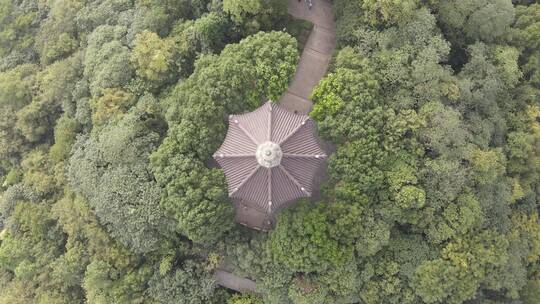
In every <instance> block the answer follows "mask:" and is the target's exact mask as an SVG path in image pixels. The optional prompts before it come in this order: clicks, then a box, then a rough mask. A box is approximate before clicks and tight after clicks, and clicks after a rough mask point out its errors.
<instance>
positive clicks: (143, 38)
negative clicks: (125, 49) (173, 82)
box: [131, 31, 175, 82]
mask: <svg viewBox="0 0 540 304" xmlns="http://www.w3.org/2000/svg"><path fill="white" fill-rule="evenodd" d="M174 56H175V49H174V42H173V41H172V40H165V39H161V38H159V36H158V35H157V34H156V33H153V32H149V31H143V32H142V33H140V34H138V35H137V38H136V39H135V48H134V49H133V54H132V55H131V58H132V61H133V62H134V64H135V67H136V73H137V75H139V76H140V77H142V78H144V79H146V80H148V81H150V82H162V81H163V80H166V79H167V77H168V76H169V75H171V72H173V69H174ZM172 75H174V74H172Z"/></svg>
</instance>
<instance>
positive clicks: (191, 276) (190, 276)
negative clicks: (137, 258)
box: [147, 260, 216, 303]
mask: <svg viewBox="0 0 540 304" xmlns="http://www.w3.org/2000/svg"><path fill="white" fill-rule="evenodd" d="M148 284H149V288H148V290H147V293H148V295H149V296H150V297H152V298H153V299H154V300H155V301H156V302H157V303H173V302H174V303H208V301H209V300H210V298H211V297H212V295H213V291H214V289H215V288H216V283H215V281H214V278H213V276H212V274H210V273H208V272H205V271H204V270H203V269H202V268H201V266H200V264H198V263H196V262H194V261H191V260H186V261H184V262H183V264H182V265H181V267H179V268H177V269H175V270H173V271H171V272H170V273H167V274H159V273H157V272H156V273H155V274H154V276H153V277H152V278H151V279H150V281H149V282H148Z"/></svg>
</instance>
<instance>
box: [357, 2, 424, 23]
mask: <svg viewBox="0 0 540 304" xmlns="http://www.w3.org/2000/svg"><path fill="white" fill-rule="evenodd" d="M419 5H420V1H417V0H384V1H376V0H368V1H362V9H363V10H364V17H365V18H366V21H367V22H368V23H370V24H373V25H378V24H381V23H382V24H394V23H399V22H403V21H404V20H407V19H409V18H410V17H411V15H412V14H413V12H414V10H415V9H416V8H418V6H419Z"/></svg>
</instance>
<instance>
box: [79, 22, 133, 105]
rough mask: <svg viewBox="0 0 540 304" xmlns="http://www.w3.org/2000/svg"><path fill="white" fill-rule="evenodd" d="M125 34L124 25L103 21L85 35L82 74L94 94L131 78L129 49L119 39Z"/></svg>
mask: <svg viewBox="0 0 540 304" xmlns="http://www.w3.org/2000/svg"><path fill="white" fill-rule="evenodd" d="M125 35H126V28H125V27H122V26H110V25H102V26H99V27H97V28H96V29H95V30H94V31H93V32H92V33H91V34H90V35H89V36H88V47H87V48H86V56H85V59H84V76H85V77H86V78H88V80H89V82H90V84H89V87H90V91H91V93H92V94H93V95H96V94H99V93H101V91H102V90H103V89H106V88H114V87H121V86H122V85H125V84H127V82H128V81H129V80H130V79H131V76H132V73H133V70H132V68H131V63H130V52H129V49H128V48H127V46H126V45H125V44H124V43H125V42H124V41H122V40H123V39H125Z"/></svg>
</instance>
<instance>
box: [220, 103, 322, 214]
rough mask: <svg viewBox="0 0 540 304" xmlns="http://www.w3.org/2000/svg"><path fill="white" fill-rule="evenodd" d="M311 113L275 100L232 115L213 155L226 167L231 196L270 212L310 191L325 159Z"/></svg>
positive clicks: (304, 195)
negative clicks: (225, 132)
mask: <svg viewBox="0 0 540 304" xmlns="http://www.w3.org/2000/svg"><path fill="white" fill-rule="evenodd" d="M315 130H316V125H315V122H314V121H313V120H312V119H311V118H310V117H309V116H308V115H299V114H295V113H291V112H289V111H287V110H286V109H284V108H283V107H281V106H280V105H278V104H275V103H273V102H267V103H265V104H264V105H262V106H261V107H260V108H258V109H256V110H255V111H253V112H250V113H246V114H241V115H230V116H229V130H228V132H227V136H226V137H225V140H224V142H223V144H222V145H221V147H220V148H219V149H218V150H217V152H216V153H215V154H214V158H215V159H216V161H217V162H218V163H219V165H220V166H221V168H222V169H223V170H224V172H225V177H226V179H227V184H228V192H229V196H230V197H232V198H238V199H241V200H242V202H243V204H246V205H249V206H250V207H253V208H256V209H258V210H260V211H263V212H265V213H274V212H276V211H278V210H280V209H281V208H283V207H285V206H286V205H287V204H288V203H290V202H292V201H294V200H296V199H298V198H301V197H309V196H311V193H312V191H313V189H312V187H313V177H314V175H315V174H316V171H317V170H318V169H319V167H320V166H322V165H323V164H324V162H325V159H326V154H325V152H324V151H323V150H322V149H321V147H320V145H319V140H318V138H317V136H316V135H315Z"/></svg>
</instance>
